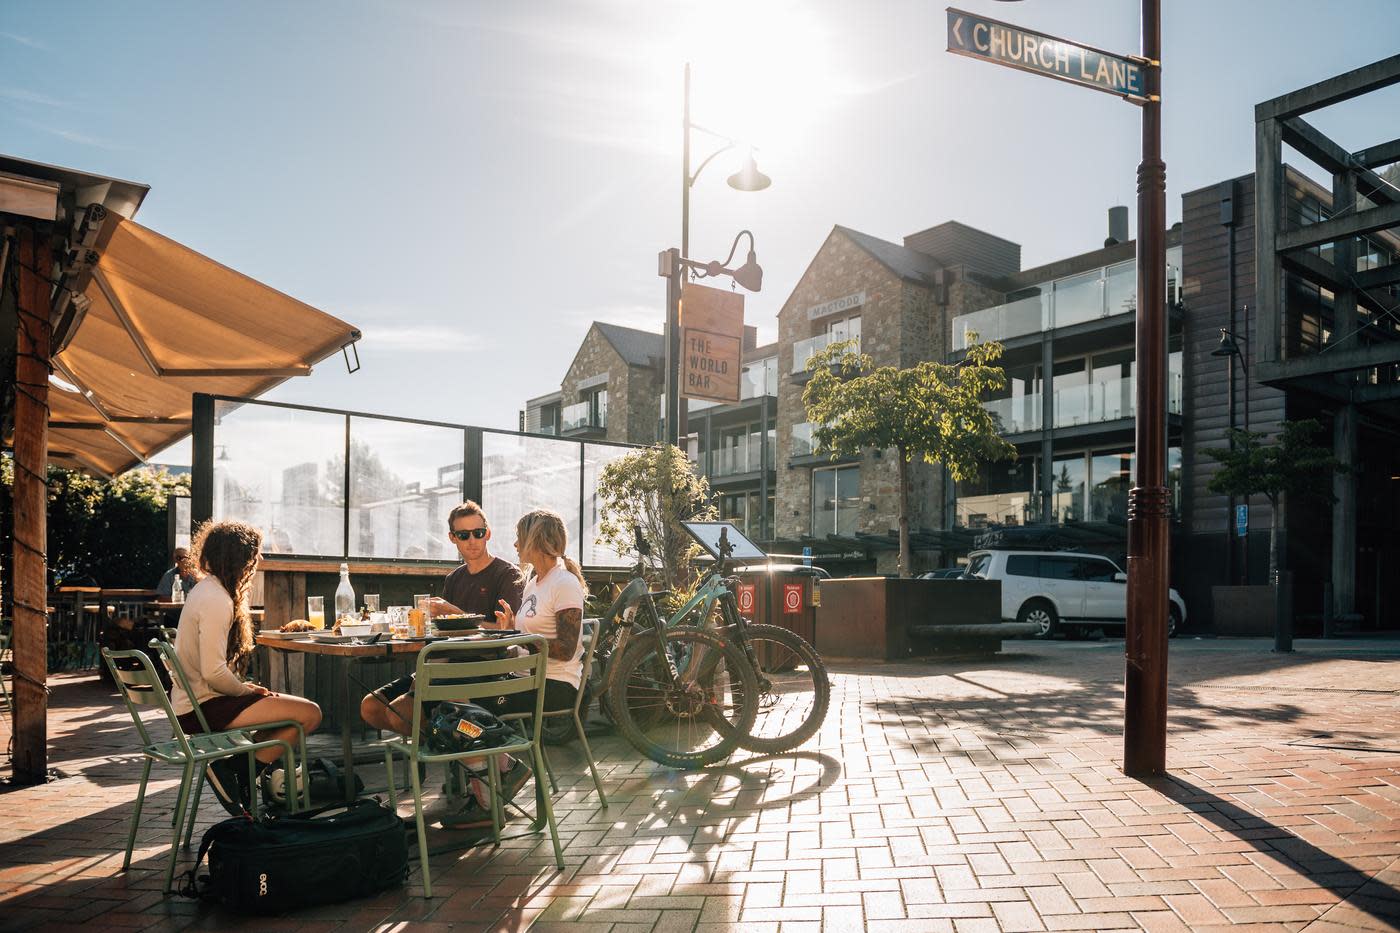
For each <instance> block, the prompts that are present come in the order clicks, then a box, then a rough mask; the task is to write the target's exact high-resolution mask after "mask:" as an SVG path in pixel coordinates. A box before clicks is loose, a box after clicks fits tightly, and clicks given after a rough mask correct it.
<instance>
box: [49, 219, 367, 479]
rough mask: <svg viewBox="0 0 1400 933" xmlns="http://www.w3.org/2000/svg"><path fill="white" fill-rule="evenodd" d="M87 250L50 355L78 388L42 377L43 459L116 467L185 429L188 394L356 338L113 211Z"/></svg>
mask: <svg viewBox="0 0 1400 933" xmlns="http://www.w3.org/2000/svg"><path fill="white" fill-rule="evenodd" d="M94 249H95V251H96V252H97V254H98V259H97V262H96V264H95V265H94V267H93V270H92V275H91V278H90V280H89V281H87V283H86V285H85V286H84V288H83V291H82V298H80V299H78V300H77V301H76V305H77V306H78V308H79V309H80V310H79V313H80V315H81V317H80V319H77V320H75V321H74V323H73V325H72V326H71V327H70V328H69V333H70V334H71V337H70V338H67V343H66V345H65V346H63V347H62V349H61V351H60V352H57V353H55V354H54V358H53V362H54V376H55V379H56V380H59V379H61V380H63V381H64V382H66V383H69V384H71V386H72V387H73V388H75V389H76V390H77V391H76V392H74V391H64V390H63V386H61V385H57V386H55V387H51V389H52V390H51V391H50V393H49V407H50V414H49V459H50V461H51V462H54V463H57V464H60V465H65V466H76V467H81V468H83V469H87V470H95V471H98V472H101V473H105V474H116V473H120V472H122V471H123V470H126V469H129V468H131V467H133V466H136V465H137V464H138V463H140V462H142V461H143V460H145V459H147V458H148V457H150V456H151V455H152V454H154V453H156V452H157V451H159V450H161V449H163V448H165V447H167V446H169V445H170V444H172V443H174V442H176V441H178V440H180V439H182V438H184V437H185V436H187V435H188V434H189V433H190V431H191V424H190V416H191V396H192V395H193V393H195V392H205V393H210V394H214V395H235V396H244V397H254V396H258V395H261V394H262V393H264V392H266V391H268V390H269V389H271V388H273V387H274V386H276V385H277V384H278V383H280V382H282V381H283V380H285V379H287V378H288V377H290V376H304V375H307V374H309V373H310V372H311V367H312V366H313V365H314V364H316V363H319V362H320V361H321V360H323V359H325V358H326V357H328V356H331V355H332V354H336V353H338V352H339V351H340V349H341V348H342V347H344V346H345V345H347V344H349V343H353V342H354V341H356V340H358V339H359V338H360V332H359V331H358V330H357V329H355V328H354V327H353V326H351V325H350V324H347V323H345V322H344V321H342V320H340V319H338V318H335V317H332V316H331V315H329V314H326V313H325V312H323V311H319V310H317V309H316V308H313V307H311V306H310V305H308V304H305V303H304V302H301V301H297V300H296V299H295V298H292V297H290V296H288V295H284V294H282V293H281V292H279V291H277V290H276V289H273V288H269V287H268V286H266V285H264V284H262V283H261V282H258V281H255V280H254V279H251V278H249V277H247V276H245V275H243V274H241V273H239V272H235V271H234V270H232V269H230V268H228V267H226V266H223V265H220V264H219V263H217V262H215V261H213V260H212V259H209V258H208V257H207V256H203V255H201V254H199V253H197V252H195V251H194V250H192V249H189V248H188V247H185V246H182V245H181V244H179V243H176V242H175V241H174V240H171V239H168V238H166V237H163V236H161V235H160V234H158V233H156V232H155V231H153V230H150V229H148V228H146V227H143V226H141V225H140V224H138V223H136V222H134V221H132V220H128V219H126V218H124V217H121V216H119V215H118V214H116V213H115V212H113V213H109V214H108V215H107V217H106V219H105V221H104V223H103V227H102V231H101V233H100V235H99V237H98V239H97V241H96V243H95V246H94ZM84 299H85V300H86V310H85V311H82V310H81V309H82V307H83V305H84Z"/></svg>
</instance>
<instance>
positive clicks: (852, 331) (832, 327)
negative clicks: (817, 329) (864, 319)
mask: <svg viewBox="0 0 1400 933" xmlns="http://www.w3.org/2000/svg"><path fill="white" fill-rule="evenodd" d="M826 335H827V339H828V340H830V341H831V342H832V343H838V342H840V341H842V340H854V341H855V347H854V348H853V349H854V350H855V352H856V353H859V352H860V315H858V314H857V315H856V316H855V317H848V318H844V319H842V320H839V321H831V322H829V323H828V324H827V325H826Z"/></svg>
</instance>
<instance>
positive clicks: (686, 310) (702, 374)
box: [680, 282, 744, 402]
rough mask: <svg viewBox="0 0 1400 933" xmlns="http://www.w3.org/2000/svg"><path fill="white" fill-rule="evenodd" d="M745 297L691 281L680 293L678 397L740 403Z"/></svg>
mask: <svg viewBox="0 0 1400 933" xmlns="http://www.w3.org/2000/svg"><path fill="white" fill-rule="evenodd" d="M743 345H744V296H743V295H740V294H738V293H737V292H726V291H723V290H721V289H718V288H708V287H706V286H704V285H696V284H694V283H693V282H687V283H685V287H684V289H683V290H682V291H681V384H680V390H681V395H683V396H685V397H686V398H699V399H705V400H706V401H710V402H737V401H739V375H740V369H741V368H742V359H741V357H742V354H743Z"/></svg>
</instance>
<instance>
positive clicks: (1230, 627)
mask: <svg viewBox="0 0 1400 933" xmlns="http://www.w3.org/2000/svg"><path fill="white" fill-rule="evenodd" d="M1276 592H1277V590H1276V588H1275V587H1272V586H1268V585H1263V586H1213V587H1211V588H1210V598H1211V609H1212V610H1213V612H1214V617H1215V634H1217V635H1273V634H1274V619H1275V616H1276V611H1275V606H1274V598H1275V594H1276Z"/></svg>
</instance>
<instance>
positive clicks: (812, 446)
mask: <svg viewBox="0 0 1400 933" xmlns="http://www.w3.org/2000/svg"><path fill="white" fill-rule="evenodd" d="M815 427H816V425H814V424H812V422H810V421H804V422H802V423H801V424H794V425H793V426H792V456H794V457H810V456H811V455H812V454H814V453H816V452H817V450H816V441H815V440H814V439H813V437H812V430H813V429H814V428H815Z"/></svg>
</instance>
